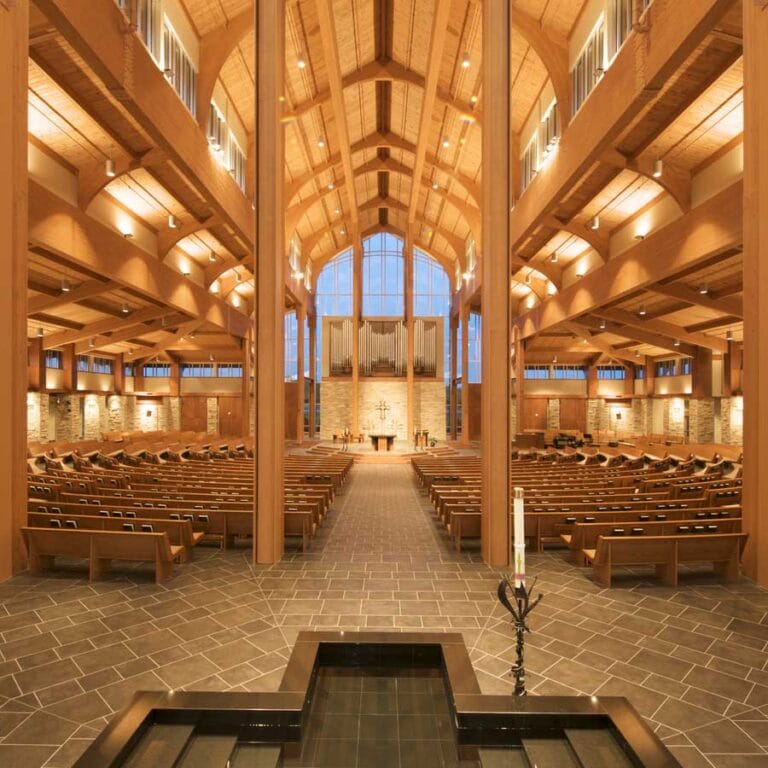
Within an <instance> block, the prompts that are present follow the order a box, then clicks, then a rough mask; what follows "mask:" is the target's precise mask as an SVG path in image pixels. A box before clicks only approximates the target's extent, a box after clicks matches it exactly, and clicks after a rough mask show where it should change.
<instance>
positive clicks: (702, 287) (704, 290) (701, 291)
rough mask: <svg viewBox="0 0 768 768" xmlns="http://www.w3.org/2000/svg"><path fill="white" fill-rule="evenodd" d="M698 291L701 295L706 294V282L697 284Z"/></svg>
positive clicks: (707, 288)
mask: <svg viewBox="0 0 768 768" xmlns="http://www.w3.org/2000/svg"><path fill="white" fill-rule="evenodd" d="M699 293H700V294H701V295H702V296H706V295H707V294H708V293H709V286H708V285H707V284H706V283H702V284H701V285H700V286H699Z"/></svg>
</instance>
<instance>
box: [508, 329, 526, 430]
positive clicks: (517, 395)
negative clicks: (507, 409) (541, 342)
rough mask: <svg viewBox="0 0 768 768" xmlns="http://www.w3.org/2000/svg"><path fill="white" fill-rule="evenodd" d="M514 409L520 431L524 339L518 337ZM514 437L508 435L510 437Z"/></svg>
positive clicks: (523, 385) (522, 404) (523, 389)
mask: <svg viewBox="0 0 768 768" xmlns="http://www.w3.org/2000/svg"><path fill="white" fill-rule="evenodd" d="M515 409H516V414H515V415H516V417H517V431H518V432H522V431H523V426H524V424H523V420H524V419H525V341H523V340H522V339H520V338H519V337H518V338H516V339H515ZM515 437H516V436H515V435H511V436H510V438H511V439H514V438H515Z"/></svg>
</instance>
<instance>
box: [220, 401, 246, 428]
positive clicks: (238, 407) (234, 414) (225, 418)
mask: <svg viewBox="0 0 768 768" xmlns="http://www.w3.org/2000/svg"><path fill="white" fill-rule="evenodd" d="M242 429H243V398H242V397H240V395H235V396H229V395H227V396H224V395H221V396H220V397H219V434H221V435H230V436H232V437H238V436H241V433H242Z"/></svg>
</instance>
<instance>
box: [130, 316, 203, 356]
mask: <svg viewBox="0 0 768 768" xmlns="http://www.w3.org/2000/svg"><path fill="white" fill-rule="evenodd" d="M202 325H204V322H203V321H202V320H189V321H187V322H185V323H182V324H181V325H180V326H179V327H178V328H177V329H176V332H175V333H173V334H171V335H170V336H169V338H168V339H167V340H164V341H162V342H159V343H158V344H154V345H153V346H151V347H149V348H148V349H142V350H134V351H133V352H127V353H125V354H124V355H123V359H124V360H125V361H126V362H131V363H132V362H136V361H137V360H147V359H149V358H152V357H155V355H160V354H162V353H163V352H165V351H166V350H167V349H170V348H171V347H174V346H176V345H177V344H179V343H180V341H181V339H183V338H184V337H185V336H187V335H188V334H190V333H194V332H195V331H196V330H197V329H198V328H200V327H201V326H202Z"/></svg>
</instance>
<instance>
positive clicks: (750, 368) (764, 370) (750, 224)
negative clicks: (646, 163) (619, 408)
mask: <svg viewBox="0 0 768 768" xmlns="http://www.w3.org/2000/svg"><path fill="white" fill-rule="evenodd" d="M743 8H744V382H743V384H744V456H745V457H746V461H745V463H744V488H743V494H744V496H743V499H744V501H743V513H742V514H743V517H742V519H743V525H744V530H745V531H746V532H747V533H748V534H749V540H748V542H747V547H746V549H745V551H744V570H745V572H746V573H747V575H748V576H750V577H751V578H753V579H755V581H757V583H758V584H761V585H762V586H768V515H766V514H765V510H764V506H765V499H766V498H768V473H766V471H765V467H766V465H768V333H766V332H765V329H766V328H768V134H767V133H766V130H765V126H766V125H768V100H767V99H766V98H765V94H766V93H768V46H767V45H766V44H765V41H766V40H768V5H766V4H765V3H762V4H758V3H756V2H754V0H751V1H746V2H744V4H743Z"/></svg>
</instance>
